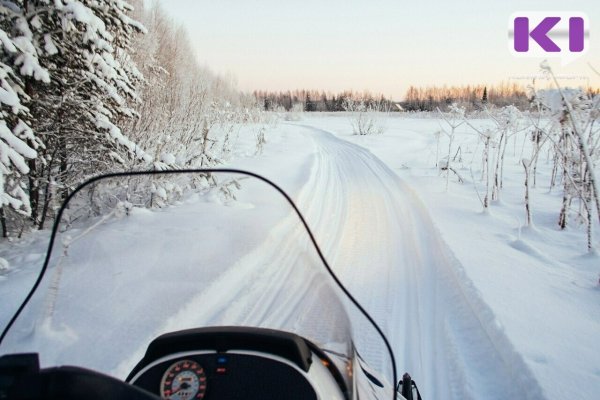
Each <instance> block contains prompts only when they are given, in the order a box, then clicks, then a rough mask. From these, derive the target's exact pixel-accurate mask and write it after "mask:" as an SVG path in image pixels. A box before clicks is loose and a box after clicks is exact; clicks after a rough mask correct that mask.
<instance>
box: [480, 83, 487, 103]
mask: <svg viewBox="0 0 600 400" xmlns="http://www.w3.org/2000/svg"><path fill="white" fill-rule="evenodd" d="M481 102H482V103H483V104H487V102H488V94H487V86H486V87H484V88H483V96H481Z"/></svg>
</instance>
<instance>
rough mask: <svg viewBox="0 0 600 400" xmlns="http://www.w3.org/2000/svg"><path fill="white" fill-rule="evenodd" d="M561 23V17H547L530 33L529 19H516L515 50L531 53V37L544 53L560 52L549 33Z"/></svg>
mask: <svg viewBox="0 0 600 400" xmlns="http://www.w3.org/2000/svg"><path fill="white" fill-rule="evenodd" d="M559 21H560V17H546V18H544V19H543V20H542V22H540V23H539V24H538V26H536V27H535V28H534V29H533V30H532V31H531V33H529V18H527V17H518V18H515V50H516V51H518V52H520V53H522V52H526V51H529V36H531V38H532V39H533V40H535V41H536V42H537V44H539V45H540V47H541V48H542V49H544V51H547V52H552V53H558V52H560V47H558V46H557V45H556V43H554V42H553V41H552V40H551V39H550V38H549V37H548V32H550V30H551V29H552V28H554V26H555V25H556V24H558V22H559Z"/></svg>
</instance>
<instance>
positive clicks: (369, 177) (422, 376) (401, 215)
mask: <svg viewBox="0 0 600 400" xmlns="http://www.w3.org/2000/svg"><path fill="white" fill-rule="evenodd" d="M301 127H302V128H304V129H305V130H306V134H307V135H308V136H310V137H311V138H312V139H313V141H314V143H315V145H316V148H317V153H316V157H315V161H314V164H313V166H312V174H311V177H310V179H309V181H308V182H307V184H306V185H305V187H304V188H303V190H302V193H301V195H300V199H299V201H298V203H299V206H300V209H301V210H302V211H303V212H304V213H305V217H306V218H307V220H308V222H309V224H310V225H311V227H312V228H313V229H314V231H315V235H316V237H317V240H318V241H319V243H320V244H321V246H322V248H323V250H324V253H325V256H326V257H327V258H328V260H329V262H330V264H331V266H332V267H333V269H334V271H335V272H336V273H337V274H338V276H339V277H340V278H341V280H342V282H344V284H345V285H346V286H347V287H348V288H349V289H350V291H351V292H352V293H354V294H355V296H356V297H357V299H358V300H359V301H360V302H362V304H363V305H364V306H365V307H366V309H367V310H368V311H369V312H370V313H371V315H372V316H373V317H374V318H375V320H376V321H378V323H379V324H380V325H381V326H382V328H383V330H384V332H386V334H387V336H388V339H389V340H390V341H391V343H392V346H393V348H394V351H395V353H396V362H397V364H398V365H397V367H398V370H399V372H400V373H402V371H408V372H410V373H411V374H412V376H413V378H414V379H415V380H416V381H417V382H418V384H419V386H420V388H421V392H422V394H423V396H424V398H425V399H507V398H519V399H540V398H544V395H543V392H542V390H541V388H540V386H539V385H538V383H537V381H536V380H535V378H534V377H533V375H532V373H531V372H530V370H529V369H528V367H527V366H526V365H525V363H524V361H523V359H522V357H521V356H520V355H519V354H518V353H517V352H516V351H515V350H514V348H513V346H512V344H511V343H510V342H509V340H508V339H507V337H506V335H505V334H504V333H503V330H502V327H501V326H500V324H499V323H498V321H497V320H496V318H495V316H494V315H493V313H492V311H491V310H490V308H489V307H488V306H487V305H486V304H485V303H484V302H483V300H482V299H481V297H480V295H479V294H478V292H477V290H476V289H475V288H474V287H473V285H472V283H471V281H470V280H469V279H468V277H467V276H466V275H465V272H464V270H463V268H462V266H461V265H460V263H459V262H458V260H457V259H456V258H455V257H454V255H453V254H452V252H451V251H450V249H449V248H448V246H447V245H446V244H445V243H444V242H443V240H442V239H441V237H440V234H439V232H438V231H437V228H436V227H435V225H434V223H433V221H432V220H431V218H430V216H429V214H428V212H427V210H426V209H425V208H424V205H423V203H422V202H421V201H420V199H419V198H418V197H417V196H416V194H415V193H414V191H413V190H412V189H411V188H410V187H409V186H407V185H406V184H405V183H403V182H402V181H401V179H400V178H399V177H398V176H397V175H396V174H395V173H394V172H393V171H392V170H391V169H390V168H388V167H387V166H386V165H385V164H384V163H383V162H382V161H380V160H379V159H378V158H377V157H375V156H374V155H373V154H372V153H371V152H369V151H368V150H366V149H364V148H362V147H360V146H357V145H355V144H352V143H350V142H348V141H344V140H342V139H339V138H337V137H335V136H334V135H333V134H331V133H329V132H326V131H323V130H320V129H316V128H314V127H310V126H301ZM482 262H485V260H482ZM491 279H493V277H491ZM370 340H376V338H373V337H359V340H358V346H359V351H360V349H361V348H366V349H367V350H368V349H369V348H372V346H369V341H370ZM379 347H381V346H379ZM365 353H367V352H366V351H364V350H363V352H362V354H363V357H365V358H366V359H367V361H370V362H372V363H373V362H378V360H377V359H376V357H377V355H375V354H368V355H366V354H365Z"/></svg>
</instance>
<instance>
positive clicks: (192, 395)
mask: <svg viewBox="0 0 600 400" xmlns="http://www.w3.org/2000/svg"><path fill="white" fill-rule="evenodd" d="M205 394H206V374H205V373H204V368H202V366H200V364H198V363H197V362H195V361H191V360H182V361H177V362H176V363H175V364H173V365H171V366H170V367H169V368H167V371H166V372H165V374H164V375H163V377H162V380H161V382H160V395H161V396H162V397H163V398H164V399H169V400H191V399H195V400H201V399H203V398H204V395H205Z"/></svg>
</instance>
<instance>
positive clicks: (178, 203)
mask: <svg viewBox="0 0 600 400" xmlns="http://www.w3.org/2000/svg"><path fill="white" fill-rule="evenodd" d="M34 258H35V257H34V255H32V259H34ZM334 270H335V269H334V268H332V267H331V266H330V264H329V263H328V262H327V261H326V257H325V253H324V251H323V250H322V249H321V248H320V247H319V246H318V244H317V241H316V238H315V235H314V234H313V232H312V231H311V229H310V228H309V225H308V223H307V222H306V220H305V219H304V217H303V215H302V214H301V213H300V211H299V210H298V208H297V207H296V206H295V205H294V202H293V201H292V200H291V198H290V197H289V196H288V195H287V194H286V193H285V192H284V191H283V190H282V189H281V188H279V187H278V186H277V185H275V184H274V183H273V182H271V181H269V180H268V179H266V178H263V177H261V176H259V175H256V174H254V173H249V172H245V171H239V170H232V169H211V170H193V171H154V172H132V173H115V174H109V175H103V176H99V177H96V178H93V179H91V180H89V181H88V182H86V183H84V184H83V185H81V186H80V187H78V188H77V189H75V190H74V191H73V192H72V193H71V194H70V195H69V196H68V198H67V199H66V201H65V202H64V204H63V205H62V207H61V208H60V209H59V210H58V211H57V214H56V220H55V223H54V226H53V229H52V232H51V235H50V244H49V246H48V250H47V253H46V255H45V258H43V262H42V260H41V259H40V269H39V274H38V275H37V278H36V280H35V282H34V284H33V287H32V289H31V291H30V292H29V293H28V295H27V296H26V298H25V299H24V301H23V302H22V304H21V306H20V307H19V308H18V310H17V311H16V313H15V315H14V316H13V318H12V319H11V320H10V321H9V322H8V324H7V326H6V327H5V329H4V331H3V332H2V335H1V336H0V355H1V356H0V399H47V398H61V399H82V398H88V399H101V398H102V399H105V398H110V399H158V398H163V399H172V400H188V399H197V400H202V399H205V400H212V399H236V398H243V399H254V398H256V399H282V398H285V399H340V400H342V399H346V400H350V399H396V398H398V399H400V398H406V399H409V400H412V399H413V398H414V399H415V400H416V399H417V398H419V399H420V395H419V394H418V390H415V389H416V385H415V384H414V382H413V381H412V379H411V378H410V376H409V375H408V374H405V375H404V377H403V379H402V380H401V381H400V382H398V380H397V373H396V365H395V360H394V355H393V351H392V347H391V345H390V343H389V342H388V340H387V339H386V337H385V335H384V333H383V331H382V329H381V328H380V327H379V326H378V325H377V323H376V321H374V319H373V318H372V317H371V316H370V315H369V314H368V313H367V311H366V310H365V309H364V308H363V307H362V306H361V305H360V303H359V302H358V300H357V299H355V298H354V297H353V296H352V294H351V293H350V292H349V290H348V289H347V288H346V287H345V286H344V285H343V284H342V282H341V281H340V279H338V277H337V276H336V275H335V273H334ZM66 365H73V366H66ZM396 383H397V385H396Z"/></svg>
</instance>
